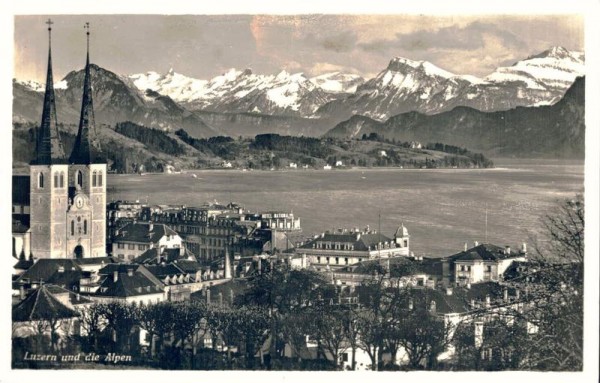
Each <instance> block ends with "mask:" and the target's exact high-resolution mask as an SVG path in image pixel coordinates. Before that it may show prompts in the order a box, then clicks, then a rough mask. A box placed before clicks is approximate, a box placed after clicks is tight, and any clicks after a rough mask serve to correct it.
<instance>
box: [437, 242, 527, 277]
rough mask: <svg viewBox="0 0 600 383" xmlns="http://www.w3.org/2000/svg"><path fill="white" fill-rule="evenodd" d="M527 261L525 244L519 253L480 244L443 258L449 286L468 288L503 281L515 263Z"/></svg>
mask: <svg viewBox="0 0 600 383" xmlns="http://www.w3.org/2000/svg"><path fill="white" fill-rule="evenodd" d="M526 260H527V245H526V244H525V243H524V244H523V245H522V246H521V248H520V249H519V250H517V251H513V250H511V247H510V246H505V247H500V246H496V245H492V244H483V243H482V244H479V243H478V242H475V244H474V246H473V247H471V248H467V244H466V243H465V249H464V251H461V252H459V253H456V254H454V255H451V256H449V257H447V258H443V259H442V262H443V271H442V272H443V279H444V282H445V283H446V284H448V285H459V286H466V285H467V284H473V283H480V282H490V281H494V282H497V281H501V280H502V279H503V274H504V272H505V271H506V270H507V269H508V267H509V266H510V265H511V264H512V263H513V262H515V261H521V262H522V261H526Z"/></svg>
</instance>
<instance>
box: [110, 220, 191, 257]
mask: <svg viewBox="0 0 600 383" xmlns="http://www.w3.org/2000/svg"><path fill="white" fill-rule="evenodd" d="M165 248H166V249H178V250H179V251H180V252H182V251H183V241H182V239H181V237H180V236H179V235H178V234H177V233H176V232H175V231H174V230H173V229H171V228H170V227H169V226H167V225H165V224H160V223H152V222H150V223H146V222H135V223H130V224H128V225H126V226H125V227H123V228H121V229H118V230H116V231H115V236H114V239H113V243H112V254H113V256H114V257H117V258H118V259H119V260H123V261H133V260H134V259H135V258H137V257H139V256H140V255H142V254H143V253H144V252H146V251H147V250H149V249H159V251H162V249H165Z"/></svg>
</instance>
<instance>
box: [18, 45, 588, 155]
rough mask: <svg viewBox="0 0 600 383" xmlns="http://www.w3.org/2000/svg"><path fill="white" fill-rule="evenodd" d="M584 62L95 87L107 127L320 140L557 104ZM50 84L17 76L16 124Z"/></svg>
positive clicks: (563, 57) (248, 75)
mask: <svg viewBox="0 0 600 383" xmlns="http://www.w3.org/2000/svg"><path fill="white" fill-rule="evenodd" d="M584 60H585V57H584V55H583V54H582V53H579V52H570V51H568V50H566V49H564V48H561V47H553V48H551V49H549V50H546V51H544V52H541V53H539V54H536V55H533V56H531V57H528V58H526V59H524V60H522V61H518V62H516V63H515V64H513V65H511V66H507V67H501V68H498V69H497V70H496V71H494V72H493V73H491V74H490V75H488V76H486V77H484V78H477V77H475V76H470V75H455V74H452V73H450V72H448V71H445V70H443V69H440V68H438V67H436V66H435V65H434V64H432V63H429V62H425V61H414V60H410V59H407V58H402V57H396V58H394V59H392V60H391V61H390V63H389V64H388V66H387V68H385V69H384V70H382V71H381V72H380V73H379V74H378V75H377V76H375V77H374V78H372V79H369V80H365V79H363V78H362V77H360V76H357V75H354V74H345V73H340V72H334V73H326V74H323V75H320V76H317V77H312V78H309V77H306V76H305V75H304V74H302V73H295V74H291V73H288V72H286V71H281V72H280V73H278V74H276V75H261V74H254V73H252V71H251V70H250V69H246V70H235V69H231V70H229V71H228V72H226V73H224V74H223V75H220V76H217V77H214V78H212V79H210V80H203V79H194V78H191V77H187V76H184V75H182V74H179V73H176V72H175V71H174V70H169V71H168V72H167V73H165V74H162V75H161V74H158V73H156V72H147V73H141V74H133V75H128V76H125V75H118V74H115V73H113V72H111V71H109V70H107V69H104V68H101V67H99V66H97V65H92V87H93V90H94V107H95V115H96V121H97V122H98V123H102V124H106V125H115V124H116V123H118V122H122V121H132V122H134V123H137V124H140V125H144V126H148V127H154V128H161V129H165V130H169V131H175V130H178V129H180V128H183V129H185V130H186V131H187V132H188V133H189V134H190V135H192V136H195V137H199V138H202V137H211V136H215V135H229V136H239V135H242V136H254V135H256V134H261V133H278V134H284V135H305V136H321V135H323V134H325V133H326V132H327V131H329V130H330V129H332V128H335V129H338V127H339V126H340V125H338V124H340V123H341V124H348V122H347V120H348V121H352V122H355V121H356V120H357V119H362V118H368V120H372V121H375V122H378V123H381V124H383V123H385V122H386V121H387V120H388V119H390V118H393V116H396V115H399V114H403V113H406V112H414V113H416V114H418V115H423V116H426V115H430V116H432V115H438V114H440V113H443V112H448V111H452V110H454V109H455V108H457V107H468V108H472V110H475V111H481V112H494V111H506V110H511V109H514V108H516V107H519V106H527V107H534V106H542V105H553V104H555V103H557V101H558V100H560V99H561V98H562V97H563V95H564V94H565V92H566V91H567V89H568V88H569V87H570V86H571V85H572V84H573V82H574V81H575V78H576V77H578V76H582V75H584V67H585V63H584ZM82 82H83V70H79V71H72V72H70V73H69V74H67V75H66V76H65V77H64V78H63V79H62V80H61V81H59V82H57V83H56V84H55V88H56V100H57V110H58V118H59V122H62V123H65V124H76V123H77V122H78V119H79V109H80V103H81V89H82ZM43 88H44V87H43V86H42V85H41V84H39V83H36V82H34V81H18V80H14V81H13V95H14V100H13V120H14V121H15V122H32V123H38V120H39V118H40V116H41V107H42V99H43ZM534 109H535V110H540V109H538V108H534ZM465 110H466V109H465ZM359 116H362V117H359ZM335 129H334V130H335ZM338 131H339V129H338V130H335V132H334V133H332V134H334V135H335V134H337V133H336V132H338ZM457 144H460V145H461V146H466V144H464V143H463V144H461V143H457ZM484 146H485V145H484Z"/></svg>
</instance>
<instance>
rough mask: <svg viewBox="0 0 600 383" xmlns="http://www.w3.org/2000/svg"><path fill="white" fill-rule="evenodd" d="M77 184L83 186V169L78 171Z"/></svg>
mask: <svg viewBox="0 0 600 383" xmlns="http://www.w3.org/2000/svg"><path fill="white" fill-rule="evenodd" d="M77 186H79V187H83V173H82V172H81V170H78V171H77Z"/></svg>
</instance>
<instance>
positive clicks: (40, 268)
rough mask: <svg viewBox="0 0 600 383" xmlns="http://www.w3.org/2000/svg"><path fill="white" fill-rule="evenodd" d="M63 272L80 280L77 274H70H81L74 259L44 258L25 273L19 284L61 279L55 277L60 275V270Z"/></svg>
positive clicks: (19, 279) (18, 280) (18, 281)
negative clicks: (57, 274)
mask: <svg viewBox="0 0 600 383" xmlns="http://www.w3.org/2000/svg"><path fill="white" fill-rule="evenodd" d="M61 268H62V270H63V273H65V272H66V273H67V274H68V275H69V276H70V277H72V278H74V280H75V279H77V280H78V279H79V278H78V277H77V274H76V273H70V272H71V271H74V272H77V273H81V268H80V267H79V266H78V265H77V263H76V262H75V260H73V259H60V258H59V259H50V258H42V259H38V260H37V261H36V262H35V263H34V264H33V265H32V266H31V267H30V268H29V269H28V270H27V271H25V272H24V273H23V274H22V275H21V276H20V277H19V278H18V279H17V280H16V282H17V283H25V282H29V283H33V282H39V281H42V282H47V281H49V280H50V279H51V278H55V279H61V278H59V277H54V274H56V273H59V272H60V271H59V270H61ZM61 280H64V279H61Z"/></svg>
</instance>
